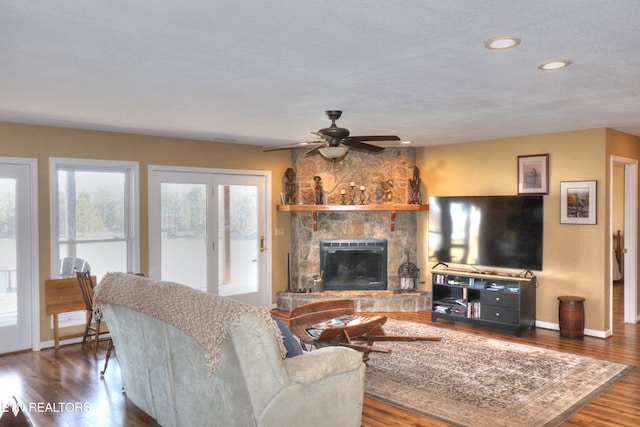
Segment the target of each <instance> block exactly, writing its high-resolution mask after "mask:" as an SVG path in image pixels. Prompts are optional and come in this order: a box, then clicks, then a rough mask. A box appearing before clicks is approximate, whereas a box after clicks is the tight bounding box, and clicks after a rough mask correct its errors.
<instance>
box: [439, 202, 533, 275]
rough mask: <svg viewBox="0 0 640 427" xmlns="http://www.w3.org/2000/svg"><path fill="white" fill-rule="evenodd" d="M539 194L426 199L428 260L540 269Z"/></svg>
mask: <svg viewBox="0 0 640 427" xmlns="http://www.w3.org/2000/svg"><path fill="white" fill-rule="evenodd" d="M543 215H544V211H543V199H542V196H460V197H430V198H429V261H433V262H444V263H455V264H467V265H472V266H486V267H497V268H513V269H522V270H538V271H540V270H542V234H543Z"/></svg>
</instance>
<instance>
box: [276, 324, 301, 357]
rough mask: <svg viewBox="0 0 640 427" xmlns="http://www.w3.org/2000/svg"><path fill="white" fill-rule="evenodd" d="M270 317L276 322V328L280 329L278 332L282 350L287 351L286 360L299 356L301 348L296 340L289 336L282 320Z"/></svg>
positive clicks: (289, 333)
mask: <svg viewBox="0 0 640 427" xmlns="http://www.w3.org/2000/svg"><path fill="white" fill-rule="evenodd" d="M271 317H272V318H273V320H275V321H276V323H277V324H278V328H280V332H281V333H282V342H284V348H286V349H287V358H289V357H294V356H299V355H301V354H302V347H301V346H300V343H299V342H298V340H297V339H296V338H295V337H294V336H293V335H292V334H291V331H290V330H289V328H287V325H285V324H284V323H283V322H282V320H280V319H278V318H277V317H276V316H271Z"/></svg>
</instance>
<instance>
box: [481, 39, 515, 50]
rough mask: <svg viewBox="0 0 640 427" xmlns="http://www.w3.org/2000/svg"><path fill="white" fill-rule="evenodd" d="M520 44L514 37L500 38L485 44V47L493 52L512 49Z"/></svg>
mask: <svg viewBox="0 0 640 427" xmlns="http://www.w3.org/2000/svg"><path fill="white" fill-rule="evenodd" d="M519 44H520V39H519V38H517V37H513V36H498V37H494V38H491V39H489V40H487V41H486V42H484V47H486V48H487V49H492V50H502V49H510V48H512V47H515V46H517V45H519Z"/></svg>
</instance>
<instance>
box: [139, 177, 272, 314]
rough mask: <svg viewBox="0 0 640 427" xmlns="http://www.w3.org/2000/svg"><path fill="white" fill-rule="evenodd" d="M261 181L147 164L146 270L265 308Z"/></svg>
mask: <svg viewBox="0 0 640 427" xmlns="http://www.w3.org/2000/svg"><path fill="white" fill-rule="evenodd" d="M269 179H270V176H269V173H268V172H253V171H227V170H210V169H194V168H179V169H176V168H166V167H159V166H150V167H149V245H150V246H149V267H150V271H149V274H150V276H151V277H153V278H155V279H160V280H168V281H173V282H178V283H183V284H185V285H188V286H191V287H193V288H196V289H200V290H202V291H206V292H210V293H213V294H216V295H221V296H226V297H230V298H234V299H237V300H239V301H242V302H245V303H248V304H251V305H261V306H265V307H270V306H271V287H270V281H269V280H268V278H269V277H270V274H269V272H270V266H271V255H270V252H269V251H267V240H268V237H269V236H268V232H267V230H270V225H269V224H270V219H269V212H270V210H269V208H268V206H269V201H268V197H267V191H266V189H267V188H270V183H269Z"/></svg>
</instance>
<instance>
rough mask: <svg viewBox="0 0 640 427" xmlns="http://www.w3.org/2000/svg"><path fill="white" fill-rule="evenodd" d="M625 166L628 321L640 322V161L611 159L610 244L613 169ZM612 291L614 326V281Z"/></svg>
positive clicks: (611, 261)
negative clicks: (639, 212)
mask: <svg viewBox="0 0 640 427" xmlns="http://www.w3.org/2000/svg"><path fill="white" fill-rule="evenodd" d="M614 165H622V166H624V247H623V250H622V254H623V259H624V262H623V266H624V271H623V277H624V322H625V323H637V322H638V320H639V319H638V307H637V305H638V304H637V289H638V265H637V264H638V262H637V261H638V247H637V245H638V243H637V235H638V160H636V159H630V158H626V157H619V156H611V160H610V165H609V194H610V198H609V213H610V214H609V224H608V228H609V231H610V232H609V244H610V245H612V246H613V239H612V238H611V236H613V234H612V232H613V215H612V213H613V167H614ZM613 256H614V251H613V247H611V250H610V251H609V265H610V271H609V277H613V270H612V269H613ZM609 282H610V289H609V291H610V292H609V294H610V297H609V316H610V318H609V323H610V324H611V325H613V280H610V281H609Z"/></svg>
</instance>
